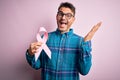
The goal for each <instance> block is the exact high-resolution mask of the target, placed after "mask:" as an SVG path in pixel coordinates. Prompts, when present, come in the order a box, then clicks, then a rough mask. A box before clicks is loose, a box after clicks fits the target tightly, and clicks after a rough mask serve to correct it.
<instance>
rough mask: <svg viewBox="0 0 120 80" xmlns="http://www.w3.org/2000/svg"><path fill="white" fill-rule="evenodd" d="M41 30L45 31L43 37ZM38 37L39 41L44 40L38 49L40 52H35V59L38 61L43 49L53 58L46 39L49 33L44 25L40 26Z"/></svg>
mask: <svg viewBox="0 0 120 80" xmlns="http://www.w3.org/2000/svg"><path fill="white" fill-rule="evenodd" d="M41 32H44V35H43V38H41V35H40V33H41ZM36 37H37V41H38V42H42V45H41V46H40V48H39V49H38V52H37V53H35V61H37V59H38V57H39V55H40V53H41V51H42V49H43V50H44V51H45V52H46V54H47V55H48V57H49V58H50V59H51V51H50V49H49V48H48V46H47V45H46V41H47V39H48V33H47V31H46V29H45V28H44V27H40V29H39V32H38V33H37V36H36Z"/></svg>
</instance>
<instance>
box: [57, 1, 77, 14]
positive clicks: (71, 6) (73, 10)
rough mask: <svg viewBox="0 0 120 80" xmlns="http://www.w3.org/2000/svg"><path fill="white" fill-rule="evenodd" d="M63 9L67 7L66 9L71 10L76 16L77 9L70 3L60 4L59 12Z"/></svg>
mask: <svg viewBox="0 0 120 80" xmlns="http://www.w3.org/2000/svg"><path fill="white" fill-rule="evenodd" d="M61 7H66V8H70V9H71V11H72V12H73V14H74V15H75V7H74V5H73V4H72V3H69V2H62V3H61V4H60V6H59V7H58V11H59V10H60V8H61Z"/></svg>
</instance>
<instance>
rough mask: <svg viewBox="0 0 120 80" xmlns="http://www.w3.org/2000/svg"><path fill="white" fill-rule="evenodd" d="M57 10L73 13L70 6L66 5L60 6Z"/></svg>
mask: <svg viewBox="0 0 120 80" xmlns="http://www.w3.org/2000/svg"><path fill="white" fill-rule="evenodd" d="M59 11H62V12H64V13H73V12H72V11H71V9H70V8H66V7H61V8H60V9H59Z"/></svg>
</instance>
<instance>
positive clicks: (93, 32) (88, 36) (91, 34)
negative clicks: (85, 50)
mask: <svg viewBox="0 0 120 80" xmlns="http://www.w3.org/2000/svg"><path fill="white" fill-rule="evenodd" d="M101 24H102V22H99V23H97V24H96V25H94V26H93V28H92V29H91V30H90V32H89V33H88V34H87V35H86V36H85V37H84V41H89V40H91V39H92V37H93V36H94V34H95V32H96V31H97V30H98V29H99V27H100V26H101Z"/></svg>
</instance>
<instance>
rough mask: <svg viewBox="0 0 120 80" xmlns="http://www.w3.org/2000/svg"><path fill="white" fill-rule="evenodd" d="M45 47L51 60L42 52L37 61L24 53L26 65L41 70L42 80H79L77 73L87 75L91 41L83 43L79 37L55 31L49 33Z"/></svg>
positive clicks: (89, 65) (89, 66) (89, 64)
mask: <svg viewBox="0 0 120 80" xmlns="http://www.w3.org/2000/svg"><path fill="white" fill-rule="evenodd" d="M46 44H47V46H48V47H49V49H50V50H51V52H52V54H51V59H49V58H48V56H47V55H46V53H45V52H44V50H42V52H41V55H40V56H39V59H38V60H37V61H36V62H35V57H34V56H30V55H29V53H28V51H27V52H26V59H27V61H28V63H29V64H30V65H31V66H32V67H33V68H35V69H40V68H41V69H42V72H41V74H42V75H41V76H42V80H79V73H80V74H82V75H86V74H88V72H89V70H90V68H91V57H92V56H91V54H90V52H91V41H87V42H84V39H83V38H82V37H81V36H78V35H76V34H74V33H73V30H72V29H70V31H69V32H67V33H64V34H61V33H60V31H59V30H58V29H57V30H56V31H54V32H51V33H49V37H48V40H47V43H46Z"/></svg>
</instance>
